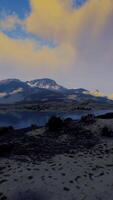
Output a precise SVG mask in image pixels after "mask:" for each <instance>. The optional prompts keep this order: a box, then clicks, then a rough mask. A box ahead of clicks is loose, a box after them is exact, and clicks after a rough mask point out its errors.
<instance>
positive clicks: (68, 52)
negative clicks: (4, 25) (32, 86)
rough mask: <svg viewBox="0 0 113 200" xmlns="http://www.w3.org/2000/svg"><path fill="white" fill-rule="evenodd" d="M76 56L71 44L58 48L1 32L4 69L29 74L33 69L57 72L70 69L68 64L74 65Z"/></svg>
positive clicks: (0, 52)
mask: <svg viewBox="0 0 113 200" xmlns="http://www.w3.org/2000/svg"><path fill="white" fill-rule="evenodd" d="M75 58H76V52H75V49H74V48H73V47H72V46H70V45H69V44H62V45H59V46H58V47H56V48H49V47H48V46H42V47H41V46H40V45H38V44H37V43H36V41H33V40H27V39H26V40H21V39H18V40H16V39H11V38H9V37H8V36H6V35H5V34H3V33H0V66H1V70H3V71H4V70H5V71H8V72H9V71H11V73H12V72H13V73H14V72H16V71H17V72H19V71H20V72H22V71H23V73H26V72H27V73H29V75H30V73H31V71H33V73H34V72H35V71H37V72H38V73H39V74H41V73H42V74H44V73H45V74H46V73H50V74H51V73H53V74H55V73H58V72H59V71H63V70H64V69H65V70H67V71H68V66H69V65H71V66H73V64H74V60H75ZM2 66H3V69H2ZM61 67H62V68H61Z"/></svg>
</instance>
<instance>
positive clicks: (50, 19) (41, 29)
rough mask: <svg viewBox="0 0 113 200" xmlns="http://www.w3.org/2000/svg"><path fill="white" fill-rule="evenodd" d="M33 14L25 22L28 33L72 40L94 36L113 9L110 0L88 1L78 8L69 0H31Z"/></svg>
mask: <svg viewBox="0 0 113 200" xmlns="http://www.w3.org/2000/svg"><path fill="white" fill-rule="evenodd" d="M30 3H31V7H32V13H31V15H30V16H29V17H28V18H27V20H26V21H25V26H26V28H27V30H28V31H29V32H32V33H34V34H37V35H40V36H41V37H44V38H46V39H50V40H51V39H53V40H56V41H57V42H64V41H65V42H66V41H69V42H72V43H73V41H75V40H77V39H78V37H79V36H82V35H83V34H84V32H85V34H86V33H87V34H89V33H90V36H91V37H92V36H94V35H95V34H97V33H99V32H100V31H101V29H102V28H103V27H104V26H105V24H106V22H107V20H108V18H109V16H110V15H111V13H112V12H113V2H112V0H107V1H106V0H88V1H87V3H85V4H84V6H82V7H81V8H80V9H74V8H73V7H72V4H73V1H70V0H63V1H62V0H52V1H51V0H30Z"/></svg>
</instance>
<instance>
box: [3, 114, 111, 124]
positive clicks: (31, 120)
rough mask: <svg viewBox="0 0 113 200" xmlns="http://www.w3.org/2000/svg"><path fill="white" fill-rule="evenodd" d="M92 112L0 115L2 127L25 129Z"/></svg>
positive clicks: (79, 116) (76, 117)
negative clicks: (52, 119) (60, 118)
mask: <svg viewBox="0 0 113 200" xmlns="http://www.w3.org/2000/svg"><path fill="white" fill-rule="evenodd" d="M108 112H113V110H98V111H94V112H92V113H94V114H95V115H96V116H97V115H100V114H106V113H108ZM88 113H91V111H76V112H65V113H64V112H62V113H55V112H36V111H33V112H31V111H23V112H19V111H16V112H14V111H13V112H4V113H0V126H13V127H15V128H25V127H29V126H31V124H37V125H39V126H43V125H45V124H46V123H47V121H48V119H49V118H50V117H51V116H53V115H58V116H60V117H63V118H67V117H71V118H72V119H80V118H81V116H83V115H87V114H88Z"/></svg>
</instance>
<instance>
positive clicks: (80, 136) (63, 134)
mask: <svg viewBox="0 0 113 200" xmlns="http://www.w3.org/2000/svg"><path fill="white" fill-rule="evenodd" d="M112 157H113V119H102V117H101V118H98V119H97V118H95V117H94V116H91V115H88V116H86V117H83V118H82V119H81V120H79V121H74V120H71V119H69V118H68V119H65V120H61V119H60V118H58V117H53V118H51V119H50V120H49V122H48V124H47V125H46V126H45V127H37V126H35V125H33V126H32V127H29V128H26V129H21V130H15V129H13V128H12V127H8V128H1V129H0V199H1V200H3V199H9V200H11V199H13V198H14V199H17V200H18V199H19V200H23V199H26V200H27V199H30V200H31V199H32V200H36V199H40V200H41V199H42V200H47V199H52V200H57V199H60V200H64V199H67V200H72V199H77V200H82V199H86V200H91V199H92V200H95V199H102V200H106V198H107V196H106V195H108V196H109V200H112V196H113V192H112V190H111V188H112V186H113V182H112V179H111V177H112V176H113V171H112V167H113V158H112ZM21 186H22V187H21ZM40 189H41V190H40ZM28 190H29V192H27V191H28ZM19 194H20V196H19Z"/></svg>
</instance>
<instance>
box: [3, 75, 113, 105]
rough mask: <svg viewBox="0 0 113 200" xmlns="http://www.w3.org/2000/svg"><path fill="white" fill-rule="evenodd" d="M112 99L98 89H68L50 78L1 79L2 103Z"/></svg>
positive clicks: (101, 100) (106, 100) (107, 100)
mask: <svg viewBox="0 0 113 200" xmlns="http://www.w3.org/2000/svg"><path fill="white" fill-rule="evenodd" d="M110 99H111V98H110V97H109V98H108V97H106V96H105V95H104V94H102V93H101V92H100V91H98V90H96V91H94V92H92V91H88V90H85V89H83V88H79V89H67V88H64V87H63V86H61V85H59V84H57V83H56V82H55V81H54V80H51V79H48V78H44V79H36V80H32V81H26V82H24V81H21V80H18V79H6V80H2V81H0V104H10V103H16V102H21V101H44V100H45V101H50V100H64V101H65V100H66V101H70V100H71V101H76V102H86V101H95V102H99V103H101V102H102V103H103V102H109V101H111V100H110Z"/></svg>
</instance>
